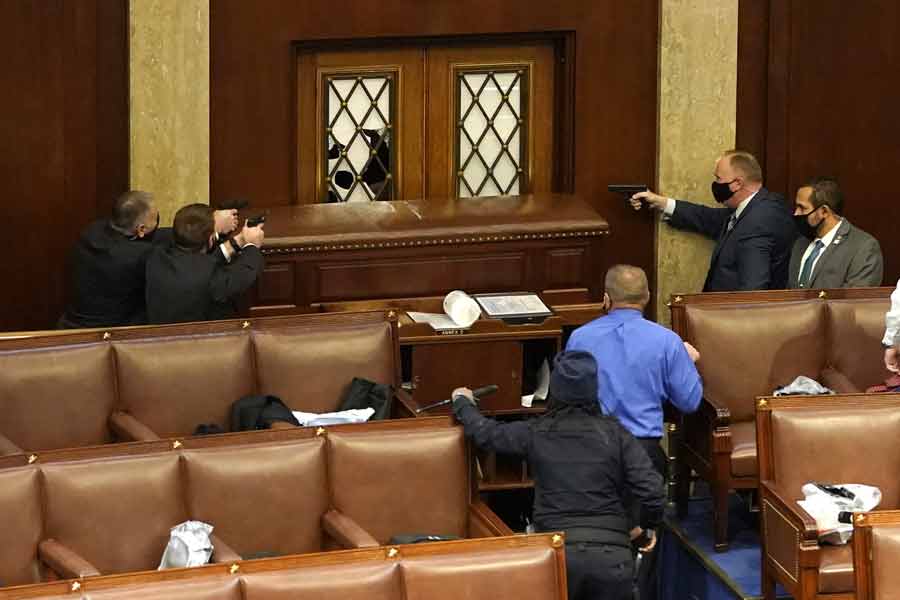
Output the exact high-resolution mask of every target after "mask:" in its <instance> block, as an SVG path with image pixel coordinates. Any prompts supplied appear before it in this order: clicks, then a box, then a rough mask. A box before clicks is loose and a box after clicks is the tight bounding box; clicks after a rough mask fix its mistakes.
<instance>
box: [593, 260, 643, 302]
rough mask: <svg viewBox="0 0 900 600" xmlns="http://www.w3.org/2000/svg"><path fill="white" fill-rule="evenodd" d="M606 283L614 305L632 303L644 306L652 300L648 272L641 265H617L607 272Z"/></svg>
mask: <svg viewBox="0 0 900 600" xmlns="http://www.w3.org/2000/svg"><path fill="white" fill-rule="evenodd" d="M604 285H605V286H606V293H607V294H608V295H609V300H610V302H611V303H612V304H613V306H616V305H630V306H640V307H641V308H643V307H644V306H646V305H647V303H648V302H650V286H649V285H648V284H647V274H646V273H644V270H643V269H641V268H640V267H634V266H632V265H616V266H614V267H612V268H611V269H610V270H609V271H607V272H606V280H605V281H604Z"/></svg>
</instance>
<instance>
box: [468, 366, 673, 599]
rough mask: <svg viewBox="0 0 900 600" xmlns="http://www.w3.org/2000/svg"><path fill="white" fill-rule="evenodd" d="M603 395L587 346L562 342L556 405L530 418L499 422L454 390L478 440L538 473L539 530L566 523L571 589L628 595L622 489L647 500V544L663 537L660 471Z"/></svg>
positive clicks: (553, 380)
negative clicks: (605, 407) (602, 405)
mask: <svg viewBox="0 0 900 600" xmlns="http://www.w3.org/2000/svg"><path fill="white" fill-rule="evenodd" d="M598 407H599V405H598V403H597V363H596V361H595V360H594V357H593V356H592V355H591V354H589V353H587V352H583V351H571V352H562V353H560V354H559V355H557V357H556V359H555V361H554V369H553V372H552V374H551V376H550V391H549V407H548V411H547V413H546V414H545V415H543V416H542V417H541V418H539V419H534V420H530V421H517V422H512V423H500V422H498V421H495V420H493V419H489V418H486V417H484V416H482V415H481V413H480V412H479V411H478V409H477V408H476V406H475V402H474V399H473V397H472V392H471V391H470V390H469V389H467V388H457V389H456V390H454V392H453V412H454V414H455V415H456V418H457V419H458V420H459V421H460V422H461V423H462V424H463V426H464V427H465V431H466V435H467V436H469V437H471V438H472V439H473V440H474V442H475V444H476V445H478V446H479V447H480V448H484V449H486V450H492V451H495V452H499V453H502V454H513V455H518V456H523V457H526V458H527V459H528V462H529V465H530V467H531V470H532V472H533V473H534V525H535V529H536V530H537V531H564V532H565V533H566V570H567V573H568V587H569V598H572V599H573V600H588V599H591V600H594V599H606V598H609V599H611V600H618V599H626V598H630V597H631V593H632V581H633V576H634V560H633V557H632V552H631V540H630V539H629V520H628V517H627V516H626V510H625V506H624V504H623V500H622V495H623V492H624V491H625V490H626V489H627V490H628V491H630V492H631V494H632V495H633V497H634V498H636V499H637V500H638V501H640V502H641V504H642V506H643V508H644V510H643V511H642V520H643V522H642V523H641V526H642V527H643V528H644V530H645V531H647V532H648V538H647V540H646V542H645V545H644V546H643V548H642V550H644V551H649V550H652V549H653V547H654V546H655V544H656V537H655V534H654V533H653V530H654V529H655V528H656V526H657V525H658V524H659V522H660V520H661V519H662V512H663V500H664V498H663V485H662V478H661V477H660V475H659V473H657V472H656V470H655V469H654V468H653V465H652V464H651V463H650V459H649V458H648V457H647V453H646V452H645V451H644V449H643V448H642V447H641V446H640V445H639V444H638V443H637V441H636V440H635V439H634V437H632V435H631V434H630V433H628V431H626V430H625V429H624V428H623V427H622V426H621V425H620V424H619V423H618V421H616V420H615V419H613V418H610V417H605V416H603V415H602V414H601V413H600V410H599V408H598Z"/></svg>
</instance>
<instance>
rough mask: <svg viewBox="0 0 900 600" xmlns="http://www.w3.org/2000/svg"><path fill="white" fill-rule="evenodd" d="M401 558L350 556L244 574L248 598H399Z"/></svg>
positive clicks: (318, 599) (326, 599)
mask: <svg viewBox="0 0 900 600" xmlns="http://www.w3.org/2000/svg"><path fill="white" fill-rule="evenodd" d="M400 571H401V566H400V563H399V562H397V561H391V562H386V561H381V560H368V561H365V562H362V561H360V562H355V561H352V560H348V561H347V562H345V563H344V564H342V565H340V567H339V568H337V569H336V568H335V565H327V566H326V565H312V566H308V567H302V568H292V569H284V570H278V571H271V572H269V573H254V574H252V575H247V576H246V577H244V596H245V600H295V599H296V598H316V599H317V600H399V599H401V598H403V578H402V576H401V572H400Z"/></svg>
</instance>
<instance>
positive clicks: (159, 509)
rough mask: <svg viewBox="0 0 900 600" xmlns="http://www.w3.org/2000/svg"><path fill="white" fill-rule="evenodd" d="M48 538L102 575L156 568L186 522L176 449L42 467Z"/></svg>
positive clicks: (46, 535)
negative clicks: (174, 532) (176, 529)
mask: <svg viewBox="0 0 900 600" xmlns="http://www.w3.org/2000/svg"><path fill="white" fill-rule="evenodd" d="M41 470H42V472H43V474H44V496H45V497H44V504H45V507H46V508H45V510H46V513H45V518H46V533H45V536H44V537H45V538H52V539H56V540H57V541H59V542H61V543H62V544H64V545H65V546H67V547H69V548H70V549H72V550H74V551H75V552H77V553H78V554H79V555H80V556H82V557H83V558H85V559H86V560H87V561H88V562H90V563H91V564H93V565H94V566H95V567H97V569H98V570H99V571H100V572H101V573H104V574H107V573H122V572H126V571H141V570H145V569H155V568H156V567H157V566H159V561H160V559H161V558H162V554H163V550H164V549H165V547H166V543H167V542H168V540H169V530H170V529H171V528H172V527H174V526H175V525H178V524H179V523H182V522H184V521H186V520H187V513H186V511H185V506H184V499H183V497H182V493H181V486H180V481H179V474H180V473H179V471H180V460H179V456H178V454H177V453H171V454H157V455H151V456H137V457H123V458H112V459H103V460H85V461H74V462H70V463H56V464H45V465H42V467H41Z"/></svg>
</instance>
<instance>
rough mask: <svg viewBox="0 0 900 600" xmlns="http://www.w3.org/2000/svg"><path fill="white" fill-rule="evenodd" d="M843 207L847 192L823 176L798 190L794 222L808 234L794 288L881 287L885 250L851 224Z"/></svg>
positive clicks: (799, 245) (795, 258) (797, 251)
mask: <svg viewBox="0 0 900 600" xmlns="http://www.w3.org/2000/svg"><path fill="white" fill-rule="evenodd" d="M843 208H844V195H843V193H841V188H840V186H839V185H838V182H837V181H835V180H834V179H831V178H829V177H817V178H815V179H813V180H811V181H810V182H809V183H808V184H806V185H804V186H802V187H801V188H800V189H798V190H797V198H796V202H795V209H794V220H795V221H796V223H797V230H798V231H799V232H800V233H801V234H802V235H801V236H800V237H799V238H798V239H797V241H796V242H795V243H794V249H793V251H792V252H791V265H790V274H789V275H788V284H789V285H790V287H791V288H842V287H874V286H879V285H881V276H882V274H883V272H884V259H883V257H882V256H881V246H880V245H879V244H878V240H876V239H875V238H873V237H872V236H871V235H869V234H868V233H866V232H865V231H863V230H862V229H859V228H857V227H854V226H853V225H852V224H851V223H850V221H848V220H847V219H845V218H844V217H843V216H842V215H843Z"/></svg>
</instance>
